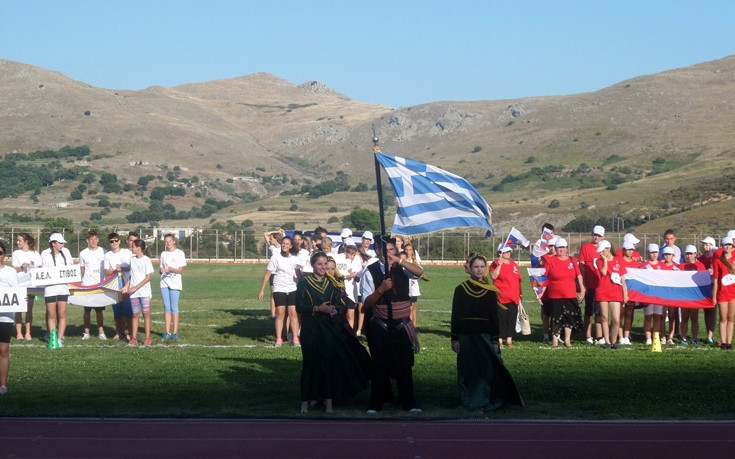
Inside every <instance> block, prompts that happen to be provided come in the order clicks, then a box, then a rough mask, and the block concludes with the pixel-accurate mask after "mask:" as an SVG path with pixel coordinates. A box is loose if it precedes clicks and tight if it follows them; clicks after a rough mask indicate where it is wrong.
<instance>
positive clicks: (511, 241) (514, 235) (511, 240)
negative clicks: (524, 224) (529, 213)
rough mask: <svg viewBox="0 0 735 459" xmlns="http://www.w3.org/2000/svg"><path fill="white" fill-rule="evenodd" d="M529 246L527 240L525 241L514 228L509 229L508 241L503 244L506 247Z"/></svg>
mask: <svg viewBox="0 0 735 459" xmlns="http://www.w3.org/2000/svg"><path fill="white" fill-rule="evenodd" d="M529 244H530V242H529V240H528V239H526V237H525V236H524V235H523V234H521V232H520V231H518V230H517V229H516V227H515V226H514V227H513V228H511V229H510V233H508V239H506V240H505V244H504V245H507V246H514V245H522V246H523V247H528V245H529Z"/></svg>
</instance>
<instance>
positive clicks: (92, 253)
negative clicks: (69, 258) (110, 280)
mask: <svg viewBox="0 0 735 459" xmlns="http://www.w3.org/2000/svg"><path fill="white" fill-rule="evenodd" d="M79 266H81V267H83V268H84V274H83V275H82V284H83V285H94V284H99V283H100V281H101V280H103V279H104V278H105V249H103V248H102V247H97V248H96V249H95V250H91V249H90V248H89V247H87V248H86V249H84V250H82V251H81V252H79Z"/></svg>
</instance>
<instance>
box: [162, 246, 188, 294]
mask: <svg viewBox="0 0 735 459" xmlns="http://www.w3.org/2000/svg"><path fill="white" fill-rule="evenodd" d="M184 266H186V256H185V255H184V251H183V250H181V249H175V250H173V251H172V252H169V251H168V250H164V251H163V252H161V268H183V267H184ZM164 287H168V288H169V289H171V290H181V289H182V288H183V284H182V282H181V274H179V273H163V274H161V288H164Z"/></svg>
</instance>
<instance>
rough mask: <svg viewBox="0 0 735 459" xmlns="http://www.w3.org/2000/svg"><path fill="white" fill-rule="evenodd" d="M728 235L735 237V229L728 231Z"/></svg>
mask: <svg viewBox="0 0 735 459" xmlns="http://www.w3.org/2000/svg"><path fill="white" fill-rule="evenodd" d="M726 237H729V238H732V239H735V230H730V231H728V232H727V235H726Z"/></svg>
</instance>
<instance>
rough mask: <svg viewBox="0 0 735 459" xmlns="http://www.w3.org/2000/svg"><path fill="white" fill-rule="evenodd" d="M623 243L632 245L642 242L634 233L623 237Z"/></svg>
mask: <svg viewBox="0 0 735 459" xmlns="http://www.w3.org/2000/svg"><path fill="white" fill-rule="evenodd" d="M623 242H631V243H632V244H638V243H639V242H641V240H640V239H638V238H637V237H635V235H634V234H633V233H628V234H626V235H625V236H623Z"/></svg>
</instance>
